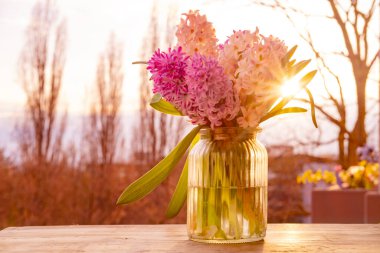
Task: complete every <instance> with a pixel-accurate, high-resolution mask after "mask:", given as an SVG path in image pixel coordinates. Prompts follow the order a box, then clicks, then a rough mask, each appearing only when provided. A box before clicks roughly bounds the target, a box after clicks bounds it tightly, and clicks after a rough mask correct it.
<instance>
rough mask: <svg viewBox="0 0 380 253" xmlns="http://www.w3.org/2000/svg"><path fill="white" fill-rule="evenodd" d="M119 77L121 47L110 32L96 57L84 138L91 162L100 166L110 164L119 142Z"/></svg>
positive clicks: (120, 96) (121, 70)
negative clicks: (94, 82)
mask: <svg viewBox="0 0 380 253" xmlns="http://www.w3.org/2000/svg"><path fill="white" fill-rule="evenodd" d="M123 78H124V73H123V48H122V45H121V44H120V43H118V42H117V41H116V38H115V35H114V34H111V35H110V38H109V41H108V46H107V49H106V50H105V52H104V53H103V54H101V55H100V57H99V62H98V67H97V73H96V96H95V101H94V102H93V103H92V105H91V116H90V124H89V128H88V129H89V132H88V138H87V139H88V140H89V141H90V142H91V143H90V145H89V146H90V147H91V148H92V149H93V150H91V151H90V154H89V155H90V156H91V157H92V162H94V163H96V164H99V165H101V166H107V165H111V164H113V162H114V159H115V156H116V154H117V151H118V149H119V148H120V147H121V145H122V143H123V141H122V140H123V138H122V136H121V131H122V128H121V123H120V115H119V114H120V105H121V101H122V85H123Z"/></svg>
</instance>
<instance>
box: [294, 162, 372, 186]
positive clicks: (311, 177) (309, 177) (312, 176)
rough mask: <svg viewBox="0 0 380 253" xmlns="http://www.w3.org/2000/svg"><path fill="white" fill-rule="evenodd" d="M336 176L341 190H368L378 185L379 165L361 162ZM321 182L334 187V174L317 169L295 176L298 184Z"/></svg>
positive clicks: (335, 179) (335, 178)
mask: <svg viewBox="0 0 380 253" xmlns="http://www.w3.org/2000/svg"><path fill="white" fill-rule="evenodd" d="M338 176H339V178H340V180H341V181H342V185H341V187H342V188H364V189H368V190H369V189H372V188H374V187H375V186H376V185H378V183H379V182H378V178H379V164H378V163H368V162H367V161H361V162H360V163H359V164H358V165H356V166H351V167H349V168H348V169H347V170H342V171H340V172H339V175H338ZM321 181H323V182H325V183H326V184H330V185H336V184H337V181H338V180H337V177H336V175H335V172H332V171H328V170H325V171H323V172H322V170H321V169H318V170H317V171H316V172H313V171H312V170H310V169H309V170H306V171H305V172H304V173H303V174H301V175H298V176H297V183H298V184H305V183H312V184H317V183H318V182H321Z"/></svg>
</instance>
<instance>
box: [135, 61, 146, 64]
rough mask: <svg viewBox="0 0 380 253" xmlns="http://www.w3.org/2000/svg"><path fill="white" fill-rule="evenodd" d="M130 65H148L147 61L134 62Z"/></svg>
mask: <svg viewBox="0 0 380 253" xmlns="http://www.w3.org/2000/svg"><path fill="white" fill-rule="evenodd" d="M132 64H148V62H147V61H134V62H132Z"/></svg>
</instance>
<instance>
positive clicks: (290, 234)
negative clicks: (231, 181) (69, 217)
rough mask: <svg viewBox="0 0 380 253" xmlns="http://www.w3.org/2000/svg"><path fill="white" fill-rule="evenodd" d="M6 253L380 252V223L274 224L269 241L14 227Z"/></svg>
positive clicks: (149, 230)
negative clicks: (235, 241) (219, 240)
mask: <svg viewBox="0 0 380 253" xmlns="http://www.w3.org/2000/svg"><path fill="white" fill-rule="evenodd" d="M0 252H158V253H159V252H179V253H181V252H183V253H189V252H190V253H203V252H223V253H224V252H366V253H367V252H376V253H379V252H380V225H379V224H376V225H373V224H372V225H370V224H347V225H346V224H269V225H268V231H267V236H266V238H265V240H264V241H261V242H256V243H245V244H205V243H199V242H193V241H189V240H188V238H187V235H186V226H185V225H118V226H43V227H11V228H6V229H4V230H3V231H0Z"/></svg>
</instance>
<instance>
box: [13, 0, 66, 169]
mask: <svg viewBox="0 0 380 253" xmlns="http://www.w3.org/2000/svg"><path fill="white" fill-rule="evenodd" d="M57 16H58V11H57V9H56V8H55V6H54V5H53V4H52V3H51V1H48V0H47V1H45V2H44V3H42V2H38V3H37V4H36V5H35V6H34V8H33V11H32V17H31V21H30V24H29V26H28V28H27V31H26V43H25V46H24V48H23V51H22V53H21V57H20V64H19V71H20V72H19V73H20V79H21V82H22V85H23V88H24V91H25V95H26V99H27V102H26V119H25V121H24V123H23V126H22V128H20V129H19V131H18V138H19V144H20V147H21V151H22V152H23V154H22V155H23V157H25V158H27V159H32V160H35V159H36V161H37V162H38V163H40V164H41V163H43V162H53V161H56V160H57V159H58V158H59V155H60V154H61V149H62V140H63V136H64V133H65V126H66V120H65V116H64V117H63V118H62V119H61V122H60V123H59V121H58V120H57V117H58V116H57V104H58V99H59V95H60V91H61V87H62V77H63V70H64V66H65V55H66V25H65V22H63V21H62V22H60V23H58V24H57Z"/></svg>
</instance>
